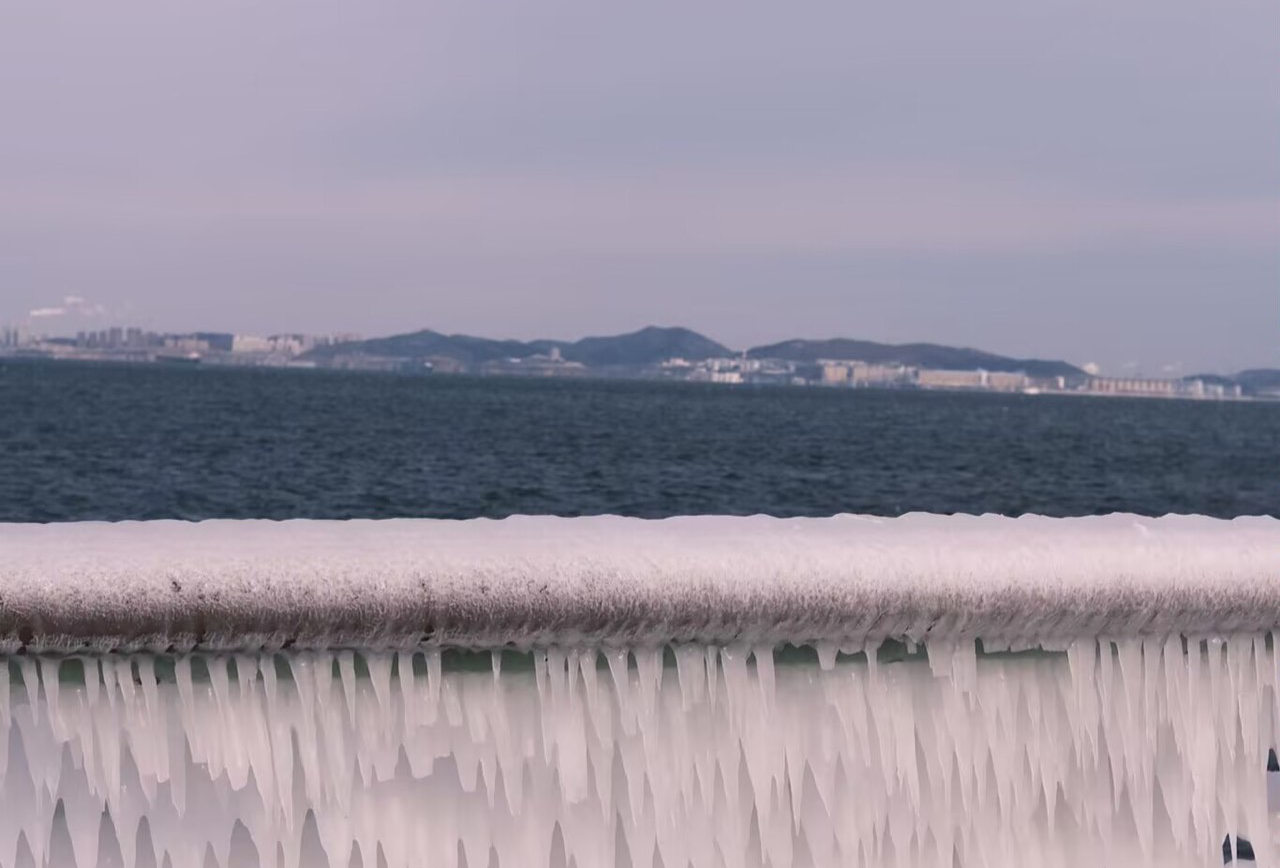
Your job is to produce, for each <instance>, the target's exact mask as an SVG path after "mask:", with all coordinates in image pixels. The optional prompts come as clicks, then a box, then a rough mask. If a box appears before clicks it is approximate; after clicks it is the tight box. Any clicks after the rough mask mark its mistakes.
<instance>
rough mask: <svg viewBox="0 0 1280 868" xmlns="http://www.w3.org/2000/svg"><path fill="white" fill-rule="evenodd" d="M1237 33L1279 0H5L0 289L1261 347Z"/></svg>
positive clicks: (1086, 356)
mask: <svg viewBox="0 0 1280 868" xmlns="http://www.w3.org/2000/svg"><path fill="white" fill-rule="evenodd" d="M1277 58H1280V0H1238V2H1229V3H1209V2H1188V0H1126V2H1115V0H1072V2H1063V0H1037V2H1035V3H1027V2H1025V0H967V2H965V3H945V4H942V3H939V4H920V3H915V2H910V0H908V2H904V3H877V4H871V3H864V4H858V3H850V2H847V0H842V2H824V0H814V2H807V3H804V4H783V3H776V2H771V3H763V2H751V0H748V2H735V3H731V4H730V3H724V2H715V0H708V2H698V3H687V2H682V3H675V2H669V0H646V2H644V3H632V4H626V5H625V6H622V5H620V4H602V3H599V2H561V0H547V2H541V3H536V4H534V3H524V4H494V3H477V2H474V0H403V2H402V0H370V2H367V3H352V2H346V0H344V2H337V0H271V2H262V0H218V2H216V3H204V4H179V3H173V2H171V0H112V2H110V3H88V4H61V3H49V2H44V0H13V2H6V3H4V4H0V322H5V321H8V322H23V321H26V322H30V323H31V325H32V328H33V329H36V330H43V331H47V332H50V333H57V332H59V331H64V332H65V331H69V330H73V329H76V328H85V327H93V326H94V324H104V325H105V324H119V325H141V326H145V327H149V328H156V329H167V330H197V329H200V330H220V331H232V332H238V333H243V334H264V333H271V332H283V331H302V332H313V333H329V332H338V331H341V332H357V333H361V334H365V335H369V336H373V335H381V334H388V333H396V332H404V331H412V330H416V329H419V328H434V329H437V330H440V331H446V332H463V333H471V334H480V335H485V336H491V337H514V338H524V339H527V338H533V337H557V338H577V337H581V336H583V335H588V334H612V333H618V332H623V331H630V330H633V329H635V328H639V327H641V326H644V325H648V324H663V325H676V324H679V325H686V326H689V327H691V328H694V329H697V330H699V331H702V332H704V333H706V334H708V335H710V336H711V337H714V338H716V339H717V340H720V341H721V342H723V343H726V344H728V345H730V346H733V347H735V348H741V347H746V346H750V345H754V344H761V343H768V342H773V341H777V340H782V339H787V338H792V337H807V338H823V337H834V336H844V337H855V338H863V339H869V340H880V341H888V342H907V341H935V342H939V343H946V344H954V345H964V346H975V347H980V348H983V349H987V350H990V351H994V352H1001V353H1006V354H1009V355H1015V356H1038V357H1047V358H1062V359H1066V360H1069V361H1072V362H1075V363H1077V364H1084V363H1087V362H1094V363H1097V364H1099V365H1101V367H1102V368H1103V370H1104V371H1106V372H1109V373H1116V374H1120V373H1125V372H1141V373H1144V374H1147V375H1160V374H1162V373H1170V374H1172V373H1193V372H1196V371H1223V372H1226V371H1234V370H1239V369H1242V368H1246V367H1256V366H1275V367H1280V62H1277ZM68 297H71V298H72V301H70V302H66V301H65V299H67V298H68ZM59 311H61V313H60V312H59ZM33 314H34V315H33Z"/></svg>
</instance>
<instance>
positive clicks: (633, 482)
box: [0, 362, 1280, 521]
mask: <svg viewBox="0 0 1280 868" xmlns="http://www.w3.org/2000/svg"><path fill="white" fill-rule="evenodd" d="M915 510H927V511H931V512H977V513H981V512H999V513H1006V514H1018V513H1023V512H1039V513H1047V514H1052V515H1077V514H1086V513H1095V512H1111V511H1115V510H1126V511H1134V512H1139V513H1146V514H1161V513H1166V512H1198V513H1206V514H1211V515H1219V516H1233V515H1242V514H1258V513H1267V514H1272V515H1280V404H1232V403H1222V404H1218V403H1194V402H1183V401H1159V400H1128V399H1089V398H1069V397H1049V396H1024V395H1011V396H998V395H974V394H943V393H924V392H878V391H859V392H854V391H838V390H828V389H801V388H750V387H726V386H710V385H708V386H699V385H688V384H663V383H640V382H614V381H581V382H571V381H564V380H559V381H557V380H547V381H532V380H509V379H477V378H470V377H450V376H437V377H434V378H433V377H426V376H424V377H400V376H392V375H382V374H356V373H338V372H321V371H278V370H262V369H257V370H254V369H240V370H236V369H231V370H228V369H221V370H220V369H214V368H189V369H187V368H165V367H161V366H108V365H81V364H72V363H19V362H8V363H4V362H0V520H3V521H51V520H58V521H61V520H84V519H142V518H210V517H236V518H241V517H261V518H290V517H312V518H349V517H368V518H377V517H388V516H437V517H456V518H463V517H473V516H503V515H509V514H512V513H559V514H564V515H574V514H581V513H606V512H607V513H623V514H629V515H638V516H664V515H674V514H682V513H756V512H763V513H771V514H775V515H825V514H830V513H834V512H867V513H878V514H884V515H895V514H899V513H902V512H909V511H915Z"/></svg>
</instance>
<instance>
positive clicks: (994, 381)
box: [916, 368, 1030, 392]
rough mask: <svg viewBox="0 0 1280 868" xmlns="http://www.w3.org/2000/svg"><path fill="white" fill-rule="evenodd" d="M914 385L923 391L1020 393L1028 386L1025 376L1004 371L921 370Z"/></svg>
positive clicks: (1028, 382)
mask: <svg viewBox="0 0 1280 868" xmlns="http://www.w3.org/2000/svg"><path fill="white" fill-rule="evenodd" d="M916 385H918V386H920V387H921V388H923V389H983V390H986V391H991V392H1021V391H1023V390H1024V389H1026V388H1027V387H1028V386H1029V385H1030V380H1028V379H1027V375H1026V374H1023V373H1020V372H1015V373H1010V372H1006V371H982V370H978V371H948V370H939V369H936V368H921V369H920V370H919V371H917V372H916Z"/></svg>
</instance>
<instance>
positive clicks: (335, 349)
mask: <svg viewBox="0 0 1280 868" xmlns="http://www.w3.org/2000/svg"><path fill="white" fill-rule="evenodd" d="M536 352H538V350H536V349H534V348H533V347H531V346H530V345H529V344H527V343H524V342H522V341H498V340H492V339H490V338H475V337H471V336H470V335H446V334H441V333H440V332H435V331H431V330H430V329H423V330H422V331H420V332H412V333H410V334H404V335H391V336H390V337H385V338H371V339H369V340H364V341H348V342H346V343H339V344H328V345H327V346H323V347H316V348H315V349H314V350H312V351H311V352H309V353H307V354H306V355H305V356H304V358H306V359H311V360H315V361H326V360H329V359H332V358H334V357H335V356H345V355H365V356H379V357H384V358H393V359H425V358H430V357H432V356H438V357H444V358H449V359H456V360H457V361H459V362H463V363H464V364H468V365H474V364H481V363H483V362H491V361H496V360H498V359H522V358H525V357H526V356H531V355H534V354H535V353H536Z"/></svg>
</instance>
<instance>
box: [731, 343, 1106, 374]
mask: <svg viewBox="0 0 1280 868" xmlns="http://www.w3.org/2000/svg"><path fill="white" fill-rule="evenodd" d="M747 355H748V356H750V357H752V358H758V359H766V358H767V359H786V360H788V361H793V362H816V361H818V360H819V359H850V360H857V361H861V362H870V363H872V364H900V365H908V366H910V367H919V368H938V369H942V370H957V371H971V370H976V369H979V368H980V369H982V370H986V371H1022V372H1024V373H1026V374H1028V375H1030V376H1033V377H1083V376H1084V371H1082V370H1080V369H1079V368H1077V367H1076V366H1075V365H1071V364H1068V363H1066V362H1058V361H1048V360H1044V359H1011V358H1008V357H1007V356H998V355H995V354H994V353H986V352H982V351H981V350H972V349H965V348H959V347H945V346H941V345H939V344H879V343H876V342H874V341H859V340H853V339H850V338H832V339H830V340H820V341H808V340H790V341H783V342H782V343H777V344H769V345H767V346H763V347H752V348H751V349H749V350H747Z"/></svg>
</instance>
